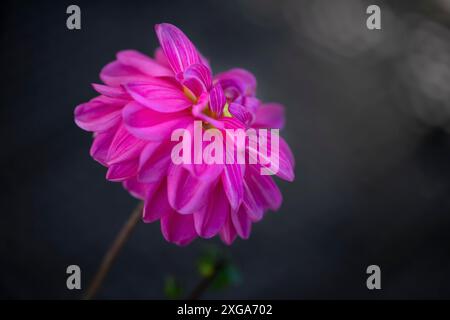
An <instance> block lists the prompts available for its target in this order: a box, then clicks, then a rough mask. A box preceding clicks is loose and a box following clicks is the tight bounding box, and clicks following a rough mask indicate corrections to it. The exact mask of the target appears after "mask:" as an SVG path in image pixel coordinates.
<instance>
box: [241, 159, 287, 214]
mask: <svg viewBox="0 0 450 320" xmlns="http://www.w3.org/2000/svg"><path fill="white" fill-rule="evenodd" d="M257 167H258V166H253V165H252V166H248V168H247V171H246V178H245V181H246V182H247V185H248V187H249V190H250V191H251V193H252V195H253V199H254V200H255V202H256V203H257V204H258V206H260V207H264V208H269V209H272V210H274V211H276V210H278V209H279V208H280V206H281V203H282V202H283V197H282V195H281V192H280V189H278V187H277V185H276V184H275V182H274V181H273V179H272V177H271V176H264V175H261V174H260V172H259V169H258V168H257Z"/></svg>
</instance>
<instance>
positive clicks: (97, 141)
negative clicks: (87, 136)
mask: <svg viewBox="0 0 450 320" xmlns="http://www.w3.org/2000/svg"><path fill="white" fill-rule="evenodd" d="M115 132H116V128H111V129H109V130H108V131H104V132H99V133H97V134H96V135H95V136H94V142H93V143H92V146H91V149H90V151H89V154H90V155H91V157H92V158H94V160H96V161H98V162H100V163H101V164H102V165H104V166H106V165H107V164H106V160H107V157H108V151H109V147H110V146H111V142H112V140H113V139H114V134H115Z"/></svg>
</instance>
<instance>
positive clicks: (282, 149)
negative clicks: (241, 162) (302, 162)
mask: <svg viewBox="0 0 450 320" xmlns="http://www.w3.org/2000/svg"><path fill="white" fill-rule="evenodd" d="M247 152H248V157H249V158H250V159H251V161H253V163H261V161H267V162H270V157H271V155H272V147H271V135H270V131H268V132H267V151H266V152H260V150H259V149H258V150H256V149H254V148H252V146H250V145H249V146H247ZM261 159H263V160H261ZM272 160H273V161H274V162H275V161H278V172H276V173H275V174H276V175H277V176H278V177H280V178H281V179H283V180H287V181H291V182H292V181H294V178H295V173H294V167H295V162H294V156H293V154H292V151H291V149H290V148H289V146H288V144H287V143H286V142H285V141H284V139H283V138H282V137H279V150H278V155H275V154H274V155H273V156H272ZM264 167H267V168H270V163H268V164H265V165H264Z"/></svg>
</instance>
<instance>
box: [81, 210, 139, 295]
mask: <svg viewBox="0 0 450 320" xmlns="http://www.w3.org/2000/svg"><path fill="white" fill-rule="evenodd" d="M143 206H144V204H143V202H140V203H139V205H138V206H137V207H136V208H135V209H134V210H133V212H132V213H131V215H130V217H129V218H128V220H127V222H126V223H125V224H124V226H123V227H122V229H121V230H120V232H119V233H118V234H117V236H116V239H115V240H114V242H113V243H112V245H111V247H110V248H109V250H108V251H107V252H106V254H105V256H104V257H103V260H102V263H101V264H100V267H99V268H98V270H97V273H96V274H95V277H94V278H93V279H92V282H91V284H90V285H89V288H88V290H87V292H86V295H85V296H84V297H83V299H84V300H90V299H93V298H94V297H95V295H96V294H97V292H98V290H99V289H100V288H101V286H102V283H103V280H105V277H106V275H107V274H108V272H109V269H111V266H112V264H113V263H114V261H115V260H116V258H117V255H118V254H119V252H120V250H121V249H122V247H123V246H124V244H125V242H126V241H127V240H128V238H129V237H130V234H131V232H132V231H133V229H134V227H135V226H136V225H137V223H138V222H139V221H140V220H141V216H142V209H143Z"/></svg>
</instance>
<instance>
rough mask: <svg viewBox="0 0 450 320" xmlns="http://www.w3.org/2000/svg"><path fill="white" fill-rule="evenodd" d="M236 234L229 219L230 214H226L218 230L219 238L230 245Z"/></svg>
mask: <svg viewBox="0 0 450 320" xmlns="http://www.w3.org/2000/svg"><path fill="white" fill-rule="evenodd" d="M236 236H237V235H236V229H235V228H234V225H233V222H232V221H231V215H228V216H227V219H226V220H225V224H224V225H223V227H222V230H220V238H221V239H222V241H223V242H224V243H225V244H227V245H231V244H232V243H233V241H234V240H235V239H236Z"/></svg>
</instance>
